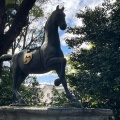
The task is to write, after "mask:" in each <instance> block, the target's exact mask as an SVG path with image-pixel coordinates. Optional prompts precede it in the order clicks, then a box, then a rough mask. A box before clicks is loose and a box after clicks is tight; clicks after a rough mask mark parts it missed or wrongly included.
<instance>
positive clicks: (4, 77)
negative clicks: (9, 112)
mask: <svg viewBox="0 0 120 120" xmlns="http://www.w3.org/2000/svg"><path fill="white" fill-rule="evenodd" d="M11 88H12V75H11V73H10V71H9V68H8V67H6V68H4V70H3V72H2V74H0V106H2V105H9V104H10V103H11V102H12V89H11Z"/></svg>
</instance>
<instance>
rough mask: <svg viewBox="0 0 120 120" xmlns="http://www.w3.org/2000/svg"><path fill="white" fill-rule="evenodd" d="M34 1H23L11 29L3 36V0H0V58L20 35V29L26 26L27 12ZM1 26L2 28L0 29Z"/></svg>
mask: <svg viewBox="0 0 120 120" xmlns="http://www.w3.org/2000/svg"><path fill="white" fill-rule="evenodd" d="M35 1H36V0H23V2H22V4H21V5H20V8H19V10H18V12H17V14H16V17H15V19H14V21H13V23H12V26H11V28H10V29H9V30H8V31H7V32H6V34H3V31H4V19H5V17H2V16H4V15H5V0H0V6H1V7H0V15H1V16H0V21H2V22H0V56H1V55H2V54H5V53H7V51H8V50H9V48H10V47H11V45H12V43H13V41H14V40H15V39H16V38H17V36H18V35H19V34H20V32H21V30H22V28H23V27H24V26H25V25H26V21H27V16H28V14H29V10H31V8H32V6H33V5H34V3H35ZM1 26H2V27H1Z"/></svg>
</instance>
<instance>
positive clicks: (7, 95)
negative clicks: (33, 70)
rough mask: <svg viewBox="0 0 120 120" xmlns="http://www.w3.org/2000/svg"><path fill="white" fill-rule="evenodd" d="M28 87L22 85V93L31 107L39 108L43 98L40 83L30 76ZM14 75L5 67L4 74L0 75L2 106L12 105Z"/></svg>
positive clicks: (0, 102) (0, 99)
mask: <svg viewBox="0 0 120 120" xmlns="http://www.w3.org/2000/svg"><path fill="white" fill-rule="evenodd" d="M26 81H27V82H28V86H25V84H22V85H21V87H20V92H21V94H22V96H23V98H24V99H25V101H26V103H27V104H28V105H31V106H34V105H36V106H39V105H41V104H42V103H40V102H41V101H40V98H41V97H43V93H42V92H41V89H40V88H38V86H39V83H38V81H37V80H36V77H35V76H28V78H27V79H26ZM12 84H13V80H12V74H11V72H10V68H9V67H7V66H4V69H3V72H2V74H1V75H0V106H4V105H10V104H11V103H12V95H13V92H12Z"/></svg>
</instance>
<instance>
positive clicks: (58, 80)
mask: <svg viewBox="0 0 120 120" xmlns="http://www.w3.org/2000/svg"><path fill="white" fill-rule="evenodd" d="M60 84H61V80H60V79H59V78H58V79H56V80H55V81H54V85H55V86H59V85H60Z"/></svg>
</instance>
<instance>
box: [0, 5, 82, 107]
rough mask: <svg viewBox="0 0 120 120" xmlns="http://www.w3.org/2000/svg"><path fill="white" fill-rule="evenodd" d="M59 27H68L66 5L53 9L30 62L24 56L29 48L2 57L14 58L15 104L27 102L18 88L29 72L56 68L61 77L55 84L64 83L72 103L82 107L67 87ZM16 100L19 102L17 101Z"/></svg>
mask: <svg viewBox="0 0 120 120" xmlns="http://www.w3.org/2000/svg"><path fill="white" fill-rule="evenodd" d="M58 27H60V29H61V30H65V29H66V27H67V24H66V21H65V14H64V7H62V9H60V8H59V6H57V7H56V10H55V11H53V13H52V14H51V16H50V17H49V19H48V20H47V22H46V25H45V37H44V40H43V43H42V45H41V47H40V48H39V49H37V50H35V51H33V52H32V54H33V56H32V60H31V62H30V63H29V64H24V62H23V57H24V55H25V54H26V53H27V50H23V51H21V52H19V53H18V54H15V55H13V56H12V55H8V54H5V55H3V56H1V57H0V61H7V60H11V59H12V63H11V67H12V72H13V80H14V83H13V89H12V90H13V105H25V104H26V103H25V101H24V100H23V98H22V96H21V94H20V93H19V92H18V89H19V87H20V85H21V83H22V82H23V81H24V80H25V78H26V77H27V76H28V74H31V73H35V74H42V73H46V72H49V71H51V70H55V71H56V73H57V74H58V77H59V78H58V79H56V80H55V82H54V84H55V85H56V86H59V85H60V84H62V85H63V87H64V89H65V92H66V97H67V98H68V99H69V100H70V101H71V103H73V104H74V105H76V106H77V107H82V105H81V103H80V102H79V101H78V100H77V99H76V98H75V97H73V95H72V94H71V93H70V92H69V90H68V87H67V83H66V79H65V66H66V59H65V58H64V55H63V52H62V50H61V48H60V39H59V33H58ZM16 100H17V101H18V103H16Z"/></svg>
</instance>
